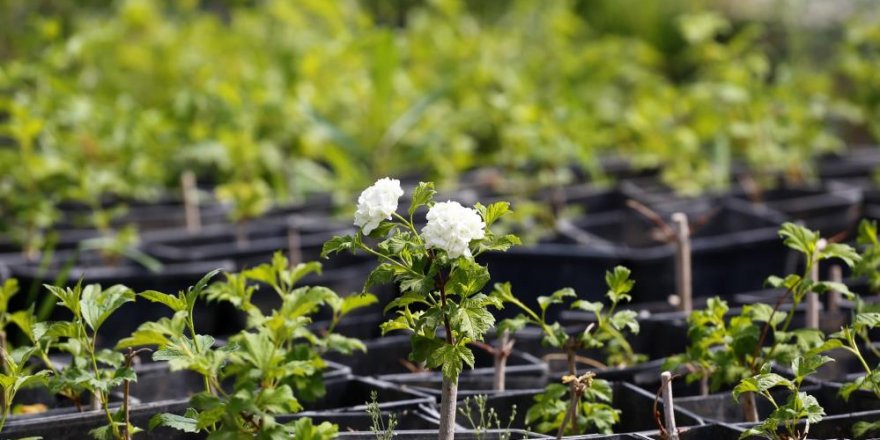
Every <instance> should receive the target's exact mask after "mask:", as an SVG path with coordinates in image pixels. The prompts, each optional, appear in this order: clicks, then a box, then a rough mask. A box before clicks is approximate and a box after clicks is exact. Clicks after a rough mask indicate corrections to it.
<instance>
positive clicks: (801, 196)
mask: <svg viewBox="0 0 880 440" xmlns="http://www.w3.org/2000/svg"><path fill="white" fill-rule="evenodd" d="M734 197H737V198H739V199H741V200H744V201H747V202H750V203H753V204H755V205H757V206H766V207H768V208H770V209H773V210H776V211H779V212H781V213H783V214H785V215H786V216H788V217H789V218H791V219H793V220H800V221H802V222H803V223H804V226H806V227H808V228H810V229H812V230H818V231H820V232H821V233H822V235H823V236H827V237H830V236H833V235H836V234H839V233H841V232H846V233H852V232H854V228H855V226H856V225H857V224H858V221H859V218H860V215H861V203H862V191H861V189H859V188H858V187H855V186H852V185H848V184H845V183H842V182H828V183H825V184H821V185H783V186H780V187H778V188H775V189H770V190H766V191H764V192H762V193H761V194H746V193H744V192H741V191H740V192H737V193H735V195H734Z"/></svg>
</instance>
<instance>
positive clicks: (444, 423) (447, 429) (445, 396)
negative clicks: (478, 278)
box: [436, 272, 458, 440]
mask: <svg viewBox="0 0 880 440" xmlns="http://www.w3.org/2000/svg"><path fill="white" fill-rule="evenodd" d="M436 284H437V288H438V289H439V290H440V303H441V305H442V307H443V310H444V312H443V327H444V329H445V330H446V343H447V344H449V345H454V344H455V338H454V337H453V335H452V326H451V325H450V324H449V315H447V314H446V312H445V310H446V279H445V277H444V276H443V273H442V272H441V273H438V274H437V279H436ZM442 387H443V390H442V392H441V394H440V435H439V437H438V439H439V440H454V437H455V412H456V403H457V402H456V399H457V398H458V377H446V375H445V374H444V375H443V384H442Z"/></svg>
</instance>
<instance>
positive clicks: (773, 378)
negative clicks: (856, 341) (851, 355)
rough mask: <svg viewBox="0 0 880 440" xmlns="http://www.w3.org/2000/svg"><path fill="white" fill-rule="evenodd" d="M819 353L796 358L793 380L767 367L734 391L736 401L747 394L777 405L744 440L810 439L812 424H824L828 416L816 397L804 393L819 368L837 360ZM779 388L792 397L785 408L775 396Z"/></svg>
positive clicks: (743, 434) (774, 405)
mask: <svg viewBox="0 0 880 440" xmlns="http://www.w3.org/2000/svg"><path fill="white" fill-rule="evenodd" d="M818 353H819V352H818V351H817V350H811V351H809V352H807V353H805V354H804V355H801V356H797V357H795V358H794V360H793V361H792V362H791V370H792V372H794V379H792V380H789V379H786V378H784V377H782V376H780V375H778V374H776V373H771V372H770V366H769V364H766V365H764V366H763V367H762V368H761V371H760V372H759V373H758V374H756V375H754V376H752V377H749V378H747V379H743V381H742V382H740V384H739V385H737V386H736V388H734V389H733V396H734V398H737V399H738V398H739V397H740V396H742V395H743V394H744V393H756V394H759V395H760V396H761V397H764V398H765V399H767V401H769V402H770V404H771V405H773V412H772V413H770V415H769V416H767V418H766V419H765V420H764V421H763V422H761V423H760V424H758V425H757V426H755V427H753V428H750V429H747V430H746V431H745V432H743V433H742V435H740V438H748V437H751V436H761V437H766V438H768V439H771V440H802V439H805V438H807V434H808V433H809V431H810V424H813V423H817V422H819V421H821V420H822V418H823V417H824V416H825V410H824V409H823V408H822V407H821V406H820V405H819V402H818V401H817V400H816V398H815V397H813V396H811V395H809V394H807V393H805V392H803V391H801V390H800V388H801V384H802V383H803V381H804V379H805V378H806V377H807V376H809V375H811V374H813V373H814V372H815V371H816V369H817V368H819V367H821V366H822V365H824V364H826V363H828V362H831V361H833V359H831V358H829V357H827V356H822V355H820V354H818ZM779 387H782V388H785V389H787V390H788V397H787V398H786V401H785V403H783V404H780V403H777V402H776V399H775V398H774V397H773V395H772V394H771V391H772V390H773V389H774V388H779ZM801 421H805V425H804V428H803V430H801V429H800V427H799V424H800V422H801Z"/></svg>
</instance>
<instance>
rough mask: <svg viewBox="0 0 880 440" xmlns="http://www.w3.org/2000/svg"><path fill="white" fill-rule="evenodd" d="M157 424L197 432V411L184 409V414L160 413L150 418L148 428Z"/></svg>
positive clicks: (151, 428) (152, 428)
mask: <svg viewBox="0 0 880 440" xmlns="http://www.w3.org/2000/svg"><path fill="white" fill-rule="evenodd" d="M159 426H167V427H169V428H172V429H176V430H178V431H183V432H189V433H197V432H199V428H198V420H197V413H196V411H195V410H194V409H192V408H189V409H187V410H186V415H185V416H180V415H177V414H171V413H160V414H156V415H154V416H153V417H151V418H150V430H151V431H152V430H154V429H156V428H157V427H159Z"/></svg>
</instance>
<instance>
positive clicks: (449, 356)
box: [428, 344, 474, 380]
mask: <svg viewBox="0 0 880 440" xmlns="http://www.w3.org/2000/svg"><path fill="white" fill-rule="evenodd" d="M464 364H467V365H468V366H470V367H471V368H473V366H474V353H473V352H472V351H471V350H470V349H469V348H467V347H465V346H462V345H450V344H443V346H442V347H440V348H438V349H437V350H434V352H433V353H431V354H430V355H429V356H428V366H429V367H431V368H438V367H440V368H441V371H443V376H444V377H446V378H447V379H454V380H458V376H459V375H461V371H462V369H463V368H464Z"/></svg>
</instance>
